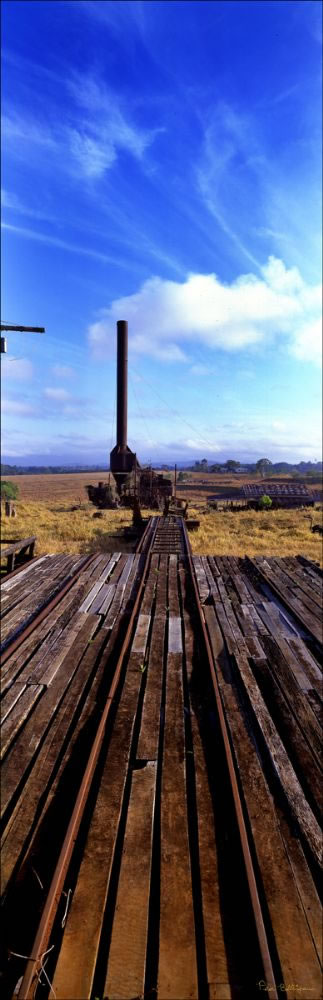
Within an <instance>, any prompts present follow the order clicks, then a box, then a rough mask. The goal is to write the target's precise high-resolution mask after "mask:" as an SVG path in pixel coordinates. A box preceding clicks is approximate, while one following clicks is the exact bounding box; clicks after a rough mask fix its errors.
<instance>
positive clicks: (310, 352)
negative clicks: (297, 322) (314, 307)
mask: <svg viewBox="0 0 323 1000" xmlns="http://www.w3.org/2000/svg"><path fill="white" fill-rule="evenodd" d="M290 350H291V353H292V354H294V356H295V358H298V360H299V361H309V360H310V361H315V362H316V363H317V364H318V365H319V364H321V361H322V322H321V320H320V318H318V319H313V320H312V321H311V322H309V323H305V324H304V325H303V326H300V327H298V329H297V330H296V332H295V337H294V341H293V343H292V344H291V347H290Z"/></svg>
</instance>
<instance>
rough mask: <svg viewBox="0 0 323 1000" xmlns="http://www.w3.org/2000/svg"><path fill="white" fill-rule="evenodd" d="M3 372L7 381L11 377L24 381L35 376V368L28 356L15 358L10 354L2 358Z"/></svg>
mask: <svg viewBox="0 0 323 1000" xmlns="http://www.w3.org/2000/svg"><path fill="white" fill-rule="evenodd" d="M1 372H2V375H3V377H4V379H5V380H6V381H7V379H8V378H9V379H12V380H14V379H17V380H19V381H23V382H24V381H26V380H27V381H28V380H29V379H31V378H32V377H33V374H34V369H33V365H32V362H31V361H29V359H28V358H14V357H13V356H11V355H9V354H8V355H6V356H5V357H3V358H1Z"/></svg>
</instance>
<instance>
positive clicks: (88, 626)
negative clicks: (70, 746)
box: [1, 616, 104, 815]
mask: <svg viewBox="0 0 323 1000" xmlns="http://www.w3.org/2000/svg"><path fill="white" fill-rule="evenodd" d="M96 624H97V620H96V619H94V627H96ZM92 634H93V618H91V617H90V616H87V619H86V621H85V622H84V623H83V626H82V628H81V630H80V632H79V634H78V636H77V638H76V640H75V644H74V646H73V652H72V654H71V652H70V651H68V653H67V655H66V656H65V659H64V660H63V663H62V664H61V669H60V670H59V671H58V673H57V674H56V676H55V678H54V680H53V682H52V684H51V685H50V687H49V688H47V689H46V688H44V687H43V686H41V691H43V692H44V693H43V697H42V699H41V701H40V703H39V705H38V706H37V711H35V712H34V713H33V716H32V718H31V719H30V720H28V722H27V723H26V725H25V726H24V729H23V730H22V732H21V733H20V734H19V738H18V740H17V742H16V745H15V747H14V753H13V754H10V757H8V759H7V760H6V761H5V763H4V765H3V768H2V781H3V785H2V799H1V815H3V813H4V811H5V810H6V809H7V807H8V805H9V803H10V800H11V798H12V796H13V794H14V792H15V790H16V788H17V787H18V785H19V783H20V782H21V781H22V779H23V777H24V774H25V772H26V769H27V767H28V766H29V764H30V763H31V761H32V760H33V758H34V757H35V755H36V754H37V751H38V748H39V745H40V743H41V741H42V739H43V738H44V735H45V733H46V732H47V729H48V727H49V726H50V723H51V718H52V715H53V714H54V713H55V712H56V710H57V708H58V705H59V704H60V702H61V700H62V698H63V697H64V694H65V692H66V690H67V687H68V685H69V683H70V681H71V679H72V677H73V675H74V673H75V671H76V670H77V668H78V665H79V662H80V660H81V657H82V655H83V653H84V649H85V647H86V645H87V642H88V641H89V638H90V636H91V635H92ZM100 641H101V643H102V642H103V641H104V636H102V638H101V639H100V640H98V642H100ZM39 687H40V686H39V685H37V686H36V689H37V690H39ZM34 690H35V685H33V686H30V687H27V688H26V695H27V692H28V691H29V692H33V691H34ZM22 707H23V706H22ZM22 707H21V715H20V718H19V719H18V722H19V724H20V727H21V726H22V724H23V722H24V721H25V719H26V715H24V714H23V712H22ZM9 718H10V716H9ZM8 721H9V720H8Z"/></svg>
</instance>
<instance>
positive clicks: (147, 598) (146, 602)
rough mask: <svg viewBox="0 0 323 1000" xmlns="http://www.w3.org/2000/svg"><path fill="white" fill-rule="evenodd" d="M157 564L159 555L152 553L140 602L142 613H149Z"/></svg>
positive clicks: (156, 577) (155, 581) (155, 583)
mask: <svg viewBox="0 0 323 1000" xmlns="http://www.w3.org/2000/svg"><path fill="white" fill-rule="evenodd" d="M158 566H159V555H157V554H154V553H153V555H152V556H151V562H150V568H149V574H148V578H147V580H146V584H145V589H144V594H143V599H142V602H141V613H142V614H149V615H150V613H151V606H152V603H153V600H154V594H155V589H156V585H157V580H158Z"/></svg>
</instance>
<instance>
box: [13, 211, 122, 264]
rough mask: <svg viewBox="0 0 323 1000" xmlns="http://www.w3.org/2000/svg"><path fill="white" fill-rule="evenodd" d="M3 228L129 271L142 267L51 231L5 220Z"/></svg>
mask: <svg viewBox="0 0 323 1000" xmlns="http://www.w3.org/2000/svg"><path fill="white" fill-rule="evenodd" d="M1 229H5V230H8V232H11V233H16V234H17V236H23V237H24V238H25V239H29V240H35V241H36V242H38V243H45V244H46V245H47V246H53V247H57V248H58V249H60V250H68V251H69V252H70V253H76V254H81V256H84V257H93V258H94V260H100V261H102V263H103V264H114V265H115V267H123V268H126V270H127V271H129V268H130V269H131V270H137V271H140V270H141V268H140V267H136V265H135V262H133V263H131V262H130V261H129V259H127V260H126V259H122V258H121V257H117V256H115V257H114V256H112V254H111V255H110V254H106V253H101V251H100V250H93V249H92V248H91V247H82V246H80V245H79V244H77V243H69V242H67V240H61V239H60V238H59V237H58V236H52V235H50V233H41V232H37V231H36V230H34V229H27V228H26V227H24V226H14V225H11V223H9V222H3V223H2V225H1Z"/></svg>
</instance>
